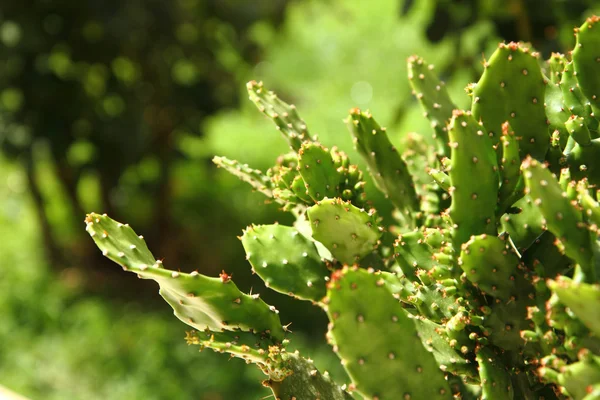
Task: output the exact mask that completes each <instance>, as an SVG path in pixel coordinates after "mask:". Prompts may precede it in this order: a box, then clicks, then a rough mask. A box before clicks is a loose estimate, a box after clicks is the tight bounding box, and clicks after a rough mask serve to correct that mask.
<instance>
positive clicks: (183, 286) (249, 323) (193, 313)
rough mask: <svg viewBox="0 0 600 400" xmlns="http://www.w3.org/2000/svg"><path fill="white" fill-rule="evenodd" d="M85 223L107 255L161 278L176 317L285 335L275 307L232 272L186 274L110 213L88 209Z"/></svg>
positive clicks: (199, 325) (202, 325) (204, 325)
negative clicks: (154, 252)
mask: <svg viewBox="0 0 600 400" xmlns="http://www.w3.org/2000/svg"><path fill="white" fill-rule="evenodd" d="M86 224H87V227H86V230H87V231H88V233H89V234H90V236H92V239H94V241H95V242H96V245H98V247H99V248H100V250H102V254H103V255H104V256H105V257H108V258H110V259H111V260H113V261H114V262H116V263H117V264H119V265H121V266H122V267H123V268H124V269H125V270H126V271H130V272H133V273H136V274H138V276H140V277H141V278H143V279H153V280H155V281H156V282H158V284H159V285H160V294H161V296H162V297H163V298H164V299H165V300H166V301H167V303H169V305H170V306H171V307H172V308H173V310H174V313H175V315H176V316H177V318H179V319H180V320H181V321H183V322H184V323H186V324H188V325H189V326H191V327H193V328H195V329H197V330H199V331H204V330H205V329H209V330H211V331H217V332H219V331H223V330H229V331H235V330H241V331H246V332H255V333H257V334H260V333H264V334H268V335H270V336H271V337H272V338H274V339H276V340H278V341H281V340H283V338H284V335H285V332H284V330H283V327H282V326H281V322H280V321H279V316H278V315H277V313H276V310H275V308H274V307H269V306H268V305H267V304H266V303H265V302H264V301H262V300H261V299H260V298H258V296H257V295H254V296H250V295H247V294H244V293H242V292H240V291H239V289H238V288H237V286H236V285H235V283H233V282H232V281H231V280H230V279H229V277H227V276H222V277H221V278H210V277H208V276H204V275H201V274H199V273H197V272H193V273H191V274H186V273H183V272H178V271H172V270H168V269H165V268H163V267H162V262H160V261H156V260H155V259H154V256H153V255H152V253H151V252H150V250H148V247H147V246H146V243H145V242H144V240H143V238H142V237H141V236H138V235H137V234H136V233H135V232H134V231H133V229H131V227H129V225H124V224H121V223H119V222H117V221H115V220H113V219H111V218H109V217H108V216H106V215H100V214H94V213H92V214H88V216H87V217H86Z"/></svg>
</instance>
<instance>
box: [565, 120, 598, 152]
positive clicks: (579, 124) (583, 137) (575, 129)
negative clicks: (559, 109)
mask: <svg viewBox="0 0 600 400" xmlns="http://www.w3.org/2000/svg"><path fill="white" fill-rule="evenodd" d="M565 127H566V128H567V132H569V135H570V136H571V137H572V138H573V140H575V142H577V144H578V145H580V146H589V145H591V144H592V136H591V135H590V130H589V129H588V127H587V125H586V124H585V120H584V119H583V118H582V117H578V116H576V115H571V117H570V118H569V119H568V120H567V121H566V122H565Z"/></svg>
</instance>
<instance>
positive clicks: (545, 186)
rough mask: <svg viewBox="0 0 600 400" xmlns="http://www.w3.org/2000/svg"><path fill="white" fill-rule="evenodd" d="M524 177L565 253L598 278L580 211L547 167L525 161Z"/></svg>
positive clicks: (588, 237) (535, 201)
mask: <svg viewBox="0 0 600 400" xmlns="http://www.w3.org/2000/svg"><path fill="white" fill-rule="evenodd" d="M523 174H524V176H525V183H526V185H527V189H528V191H529V195H530V196H531V199H532V200H533V202H534V204H535V205H536V206H538V207H539V210H540V211H541V213H542V215H543V216H544V219H545V222H546V225H547V226H548V229H549V230H550V231H551V232H552V233H553V234H554V235H555V236H556V237H557V239H558V240H559V241H560V242H561V243H562V246H564V251H565V253H566V254H567V255H568V256H569V257H571V258H572V259H574V260H575V261H577V263H578V264H579V265H581V267H582V268H583V270H584V273H585V274H586V275H588V279H591V280H593V281H595V280H596V279H597V275H596V268H598V267H595V266H594V265H593V261H592V250H591V237H590V232H589V231H588V229H587V227H586V226H585V224H583V221H582V215H581V212H580V211H578V210H577V209H576V208H575V207H573V206H572V205H571V204H570V202H569V200H568V199H567V198H566V197H565V196H563V194H562V193H563V191H562V189H561V187H560V185H559V184H558V181H557V180H556V178H554V177H553V176H552V174H551V173H550V171H549V170H548V168H546V167H545V166H543V165H542V164H540V163H539V162H537V161H536V160H533V159H531V158H528V159H527V160H525V161H524V162H523Z"/></svg>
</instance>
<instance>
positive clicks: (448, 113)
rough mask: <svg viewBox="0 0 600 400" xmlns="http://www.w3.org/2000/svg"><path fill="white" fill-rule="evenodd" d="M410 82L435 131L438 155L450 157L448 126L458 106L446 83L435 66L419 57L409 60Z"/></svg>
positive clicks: (412, 57)
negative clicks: (434, 70)
mask: <svg viewBox="0 0 600 400" xmlns="http://www.w3.org/2000/svg"><path fill="white" fill-rule="evenodd" d="M408 81H409V83H410V86H411V88H412V90H413V94H414V95H415V97H416V98H417V100H419V103H421V107H422V108H423V111H424V112H425V115H426V116H427V118H428V119H429V121H431V126H432V127H433V129H434V130H435V139H436V141H437V142H438V153H439V154H440V155H442V156H443V155H446V156H447V155H449V154H450V149H449V147H448V129H447V125H448V122H449V121H450V118H452V111H453V110H455V109H456V106H455V105H454V103H453V102H452V99H450V96H449V95H448V91H447V90H446V86H445V84H444V82H442V81H440V80H439V79H438V77H437V76H436V75H435V73H434V72H433V65H431V64H427V63H426V62H425V60H423V59H422V58H421V57H417V56H411V57H409V58H408Z"/></svg>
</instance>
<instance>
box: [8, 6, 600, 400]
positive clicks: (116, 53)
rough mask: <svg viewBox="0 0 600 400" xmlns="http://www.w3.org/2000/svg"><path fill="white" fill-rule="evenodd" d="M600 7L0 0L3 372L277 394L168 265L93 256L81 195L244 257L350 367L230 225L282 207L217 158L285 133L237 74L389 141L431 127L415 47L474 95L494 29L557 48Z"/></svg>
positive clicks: (151, 233)
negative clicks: (204, 333)
mask: <svg viewBox="0 0 600 400" xmlns="http://www.w3.org/2000/svg"><path fill="white" fill-rule="evenodd" d="M594 10H596V11H600V4H599V2H598V1H595V0H587V1H586V0H502V1H500V0H372V1H368V2H366V1H359V0H321V1H317V0H295V1H292V0H259V1H254V2H250V1H243V0H172V1H164V0H128V1H121V0H105V1H101V2H100V1H96V0H77V1H75V0H24V1H11V0H5V1H2V2H0V385H3V386H6V387H8V388H10V389H12V390H14V391H16V392H19V393H21V394H23V395H25V396H28V397H30V398H31V399H86V400H87V399H147V400H149V399H200V400H224V399H238V400H245V399H260V398H263V397H265V396H269V393H270V392H269V391H268V390H266V389H264V388H262V387H261V385H260V380H261V379H262V378H261V374H260V372H259V371H258V370H255V369H254V368H252V367H247V366H246V365H245V364H244V363H243V362H241V361H240V360H237V359H234V360H228V358H227V356H222V355H219V354H213V353H212V352H203V353H198V349H197V348H196V347H188V346H187V345H186V344H185V341H184V340H183V337H184V336H185V330H186V326H185V325H184V324H182V323H181V322H179V321H178V320H177V319H175V318H173V317H172V315H171V310H170V308H169V307H168V305H167V304H166V303H164V302H162V300H161V299H160V297H159V296H158V295H157V293H156V292H157V287H156V286H155V285H154V284H152V283H149V282H142V281H139V280H137V279H135V277H133V278H132V277H131V276H129V275H130V274H123V273H122V272H121V271H120V270H119V268H115V267H114V265H113V264H112V263H111V262H110V261H108V260H105V259H103V258H102V257H101V254H100V253H99V252H98V251H97V249H96V248H95V246H94V245H93V243H92V241H91V240H90V239H89V237H88V236H87V234H86V233H85V231H84V224H83V219H84V217H85V213H86V212H90V211H96V212H107V213H109V215H111V216H112V217H113V218H115V219H117V220H121V221H123V222H128V223H130V224H131V225H132V226H133V227H134V228H135V229H136V231H137V232H138V233H140V234H143V235H144V236H145V238H146V239H147V241H148V242H149V246H150V248H151V249H153V252H154V254H155V255H156V256H157V257H159V258H164V260H165V261H164V262H165V263H166V264H167V265H169V266H170V267H171V268H179V269H181V270H182V271H190V270H194V269H197V270H199V271H200V272H202V273H204V274H207V275H213V276H215V275H216V274H218V272H220V271H221V270H222V269H225V270H226V271H227V272H228V273H230V274H233V277H234V280H235V281H236V283H237V284H238V286H240V288H242V289H244V290H250V289H251V288H252V290H253V292H260V293H261V296H262V297H263V298H264V299H265V300H266V301H267V302H268V303H271V304H276V305H277V307H278V309H280V311H281V314H280V315H281V319H282V321H283V322H284V323H288V322H292V321H293V325H292V326H291V328H292V330H293V331H294V334H293V335H292V342H293V346H295V347H298V348H301V349H302V351H303V353H304V354H305V355H310V356H312V357H313V358H314V359H315V362H316V364H317V366H318V367H319V368H321V369H327V370H329V371H330V372H331V374H332V375H334V377H336V378H337V379H339V380H340V381H345V380H346V379H347V378H346V377H345V375H344V373H343V372H342V370H341V367H340V366H339V362H338V361H337V360H336V358H335V356H334V355H333V353H332V352H331V351H330V349H329V348H328V347H327V346H326V345H324V343H325V340H324V333H325V330H326V319H325V317H324V315H323V314H322V313H321V311H320V310H318V309H316V308H313V307H311V306H310V305H308V304H298V302H292V301H290V300H289V299H288V298H286V297H284V296H281V295H278V294H276V293H274V292H272V291H269V290H268V289H266V288H264V286H263V285H262V284H261V282H260V281H259V280H258V279H256V278H255V277H253V276H251V274H250V268H249V267H248V265H247V263H246V261H245V260H244V253H243V249H242V246H241V245H240V243H239V241H238V240H237V239H236V235H239V234H240V233H241V230H242V228H243V227H245V226H246V225H249V224H250V223H253V222H254V223H265V222H272V221H274V220H277V221H280V222H285V221H288V220H290V216H289V215H286V214H284V213H282V212H280V211H279V210H277V208H276V207H275V206H274V205H267V204H264V198H263V197H262V195H261V194H257V193H252V192H251V190H250V188H249V187H246V186H245V185H244V184H243V183H240V182H238V181H237V180H236V179H235V178H234V177H230V176H228V175H227V174H226V173H225V172H223V171H220V170H217V169H216V168H215V167H214V166H213V165H212V162H211V158H212V156H213V155H216V154H218V155H224V156H227V157H229V158H236V159H239V160H241V161H243V162H247V163H249V164H250V165H252V166H253V167H255V168H259V169H263V170H264V169H266V168H268V167H269V165H270V164H272V163H273V161H274V160H275V158H276V157H277V155H278V154H280V153H283V152H285V151H286V145H285V143H284V141H283V140H281V138H280V137H279V136H278V133H277V131H276V130H275V129H274V128H273V126H271V124H270V122H269V121H267V120H265V119H264V118H263V117H262V115H261V114H260V113H258V112H257V110H256V109H255V108H254V105H253V104H251V103H250V102H249V101H246V100H247V95H246V94H245V82H246V81H248V80H250V79H256V80H263V81H264V82H265V85H266V86H267V87H269V88H270V89H272V90H275V91H277V92H278V93H279V95H280V97H282V98H283V99H285V100H286V101H288V102H293V103H294V104H296V106H297V108H298V110H299V112H300V114H301V115H302V116H303V118H304V119H305V120H306V122H307V123H308V125H309V126H310V128H311V130H312V132H317V133H318V134H319V138H320V140H321V141H322V142H323V143H324V144H325V145H326V146H332V145H338V146H339V147H340V148H342V150H344V151H346V152H347V153H348V154H349V155H350V157H351V159H353V161H354V162H358V161H359V160H358V156H357V154H356V153H355V152H354V151H353V149H352V143H351V140H350V135H349V134H347V132H346V130H345V127H344V125H343V123H342V119H343V118H344V117H345V115H346V113H347V111H348V109H350V108H351V107H355V106H359V107H361V108H369V109H371V110H372V112H373V113H374V115H376V116H377V119H378V120H379V121H380V122H381V123H382V124H383V125H385V126H387V127H388V131H389V132H390V133H391V135H392V138H393V140H394V141H395V142H396V143H397V144H400V143H401V139H402V136H403V135H404V134H406V133H407V132H419V133H421V134H423V135H427V136H428V135H430V134H431V128H430V127H429V126H428V123H427V122H426V121H425V120H424V119H423V118H422V115H421V111H420V109H419V108H418V105H417V104H416V103H415V101H414V100H413V98H412V97H411V93H410V90H409V87H408V82H407V79H406V65H405V61H406V58H407V57H408V56H409V55H411V54H414V53H416V54H419V55H421V56H423V57H425V59H426V60H427V61H428V62H430V63H433V64H435V66H436V70H437V71H438V73H439V74H440V75H441V76H442V77H443V78H444V79H445V81H446V82H447V84H448V87H449V88H450V91H451V94H452V96H453V98H454V99H455V101H456V102H457V104H459V105H461V106H466V105H467V104H469V98H468V97H467V96H466V94H465V92H464V87H465V86H466V85H467V84H468V83H469V82H472V81H476V79H477V77H478V75H479V73H480V71H481V68H482V64H481V61H482V60H483V57H484V56H485V55H488V56H489V55H490V54H491V52H492V51H493V49H494V47H495V46H496V45H497V43H498V42H499V41H502V40H504V41H510V40H523V41H528V42H531V43H532V44H533V45H534V46H535V48H536V49H537V50H539V51H541V52H542V53H543V54H544V55H545V56H548V55H549V54H550V52H552V51H565V50H566V49H568V48H569V47H570V46H572V42H573V35H572V28H573V27H574V26H575V25H579V24H580V22H581V21H582V20H583V18H585V17H586V16H587V15H589V14H591V13H593V12H594ZM369 190H373V189H372V185H371V188H369ZM377 205H379V204H377V202H376V206H377ZM380 207H381V208H382V209H383V212H384V213H385V212H386V210H385V209H384V207H383V205H381V206H380ZM387 211H389V210H387Z"/></svg>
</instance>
